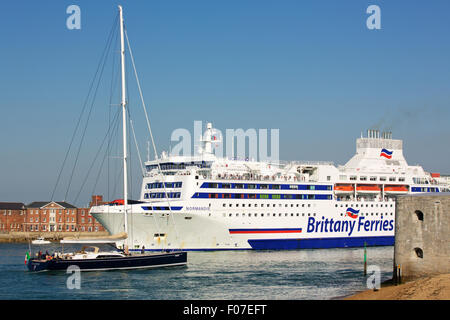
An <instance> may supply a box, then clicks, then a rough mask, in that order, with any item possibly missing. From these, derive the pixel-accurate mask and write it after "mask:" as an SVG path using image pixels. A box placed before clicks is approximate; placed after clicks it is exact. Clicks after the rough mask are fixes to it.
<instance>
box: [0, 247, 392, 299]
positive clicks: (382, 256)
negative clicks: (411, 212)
mask: <svg viewBox="0 0 450 320" xmlns="http://www.w3.org/2000/svg"><path fill="white" fill-rule="evenodd" d="M102 246H103V247H102V248H105V249H107V246H106V247H105V245H102ZM28 249H29V245H28V244H15V243H14V244H10V243H4V244H0V299H2V300H5V299H6V300H9V299H45V300H47V299H64V300H65V299H98V300H100V299H101V300H111V299H114V300H116V299H117V300H119V299H120V300H123V299H149V300H175V299H176V300H204V299H213V300H216V299H220V300H236V299H239V300H246V299H250V300H252V299H257V300H264V299H270V300H305V299H308V300H324V299H336V298H340V297H343V296H347V295H351V294H353V293H356V292H359V291H362V290H365V289H366V288H367V279H368V277H370V276H372V277H373V276H375V274H368V275H367V276H364V249H363V248H339V249H314V250H289V251H270V250H267V251H266V250H263V251H250V250H248V251H247V250H242V251H192V252H188V265H187V267H171V268H161V269H147V270H128V271H118V270H117V271H90V272H81V273H80V278H79V280H80V281H79V288H76V287H75V288H74V286H73V281H72V282H71V279H70V277H71V276H72V275H73V274H72V273H66V272H64V271H59V272H42V273H33V272H29V271H28V270H27V268H26V266H25V263H24V261H25V253H26V251H27V250H28ZM32 249H33V250H34V252H37V251H39V249H40V250H41V251H43V252H45V251H46V250H48V251H49V253H51V252H53V251H54V250H58V251H61V247H60V245H56V244H51V245H42V246H40V247H38V246H33V247H32ZM79 249H80V247H79V246H73V245H71V246H67V245H66V246H65V247H64V251H65V252H71V251H76V250H79ZM367 265H368V266H376V267H378V268H379V269H378V270H380V271H381V272H380V281H381V282H383V281H385V280H388V279H390V278H391V277H392V265H393V247H392V246H388V247H370V248H367ZM71 283H72V285H71Z"/></svg>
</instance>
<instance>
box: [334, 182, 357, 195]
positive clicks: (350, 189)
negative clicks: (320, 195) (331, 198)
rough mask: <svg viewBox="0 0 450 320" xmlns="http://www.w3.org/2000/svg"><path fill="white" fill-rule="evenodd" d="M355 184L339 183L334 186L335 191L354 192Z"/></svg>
mask: <svg viewBox="0 0 450 320" xmlns="http://www.w3.org/2000/svg"><path fill="white" fill-rule="evenodd" d="M353 190H354V188H353V185H351V184H337V185H335V186H334V192H335V193H353Z"/></svg>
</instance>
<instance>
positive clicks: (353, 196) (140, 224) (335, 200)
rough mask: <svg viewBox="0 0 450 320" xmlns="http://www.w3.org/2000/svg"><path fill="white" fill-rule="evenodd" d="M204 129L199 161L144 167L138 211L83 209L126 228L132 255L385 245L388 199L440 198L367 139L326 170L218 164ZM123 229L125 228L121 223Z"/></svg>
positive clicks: (114, 228)
mask: <svg viewBox="0 0 450 320" xmlns="http://www.w3.org/2000/svg"><path fill="white" fill-rule="evenodd" d="M213 132H214V129H213V128H212V125H211V124H208V125H207V128H206V132H205V134H204V135H203V139H202V148H201V153H200V154H198V155H195V156H189V157H186V156H170V155H167V154H165V153H163V154H162V156H161V157H160V158H159V159H157V160H153V161H147V162H146V163H145V169H146V172H145V176H144V178H143V183H142V189H141V195H140V202H141V203H137V204H131V205H128V207H127V215H124V209H123V208H124V207H123V206H122V205H112V204H110V205H102V206H95V207H92V209H91V213H92V214H93V215H94V216H95V218H96V219H97V220H98V221H99V222H100V223H101V224H102V225H103V226H104V227H105V228H106V229H107V230H108V231H109V232H110V233H111V234H115V233H118V232H119V230H122V229H123V224H124V216H128V220H130V221H131V219H132V221H133V226H135V227H133V229H132V230H130V232H129V236H130V238H131V240H132V244H133V246H132V248H130V249H140V248H141V247H142V246H145V248H146V249H147V250H160V249H161V248H166V249H175V248H176V249H185V250H222V249H302V248H331V247H359V246H364V245H367V246H372V245H392V244H393V243H394V226H395V197H396V196H398V195H401V194H410V193H423V192H448V191H450V188H449V184H448V181H447V180H446V179H445V178H444V177H440V176H439V175H437V174H430V173H428V172H425V171H424V170H423V168H422V167H420V166H410V165H408V164H407V162H406V160H405V158H404V156H403V151H402V150H403V142H402V141H401V140H396V139H392V134H391V133H390V132H383V133H382V134H381V135H380V132H379V131H377V130H369V131H368V132H367V136H366V137H361V138H358V139H357V141H356V154H355V155H354V156H353V157H352V158H351V159H350V160H349V161H348V162H347V163H346V164H345V165H342V166H335V165H334V164H333V163H332V162H309V161H308V162H306V161H305V162H295V161H292V162H258V161H251V160H247V159H242V160H238V159H227V158H218V157H216V156H215V155H214V154H213V152H212V147H211V145H212V143H214V142H216V141H214V140H213ZM128 225H130V224H128Z"/></svg>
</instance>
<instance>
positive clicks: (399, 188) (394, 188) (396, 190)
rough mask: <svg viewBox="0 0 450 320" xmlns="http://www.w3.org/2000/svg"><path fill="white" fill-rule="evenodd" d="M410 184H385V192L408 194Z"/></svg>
mask: <svg viewBox="0 0 450 320" xmlns="http://www.w3.org/2000/svg"><path fill="white" fill-rule="evenodd" d="M408 192H409V190H408V186H385V187H384V193H386V194H406V193H408Z"/></svg>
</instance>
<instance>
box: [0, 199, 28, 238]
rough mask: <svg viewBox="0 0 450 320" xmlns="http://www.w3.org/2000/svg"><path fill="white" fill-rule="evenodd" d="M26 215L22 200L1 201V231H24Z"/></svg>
mask: <svg viewBox="0 0 450 320" xmlns="http://www.w3.org/2000/svg"><path fill="white" fill-rule="evenodd" d="M25 217H26V207H25V205H24V204H23V203H22V202H0V232H10V231H24V223H25Z"/></svg>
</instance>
